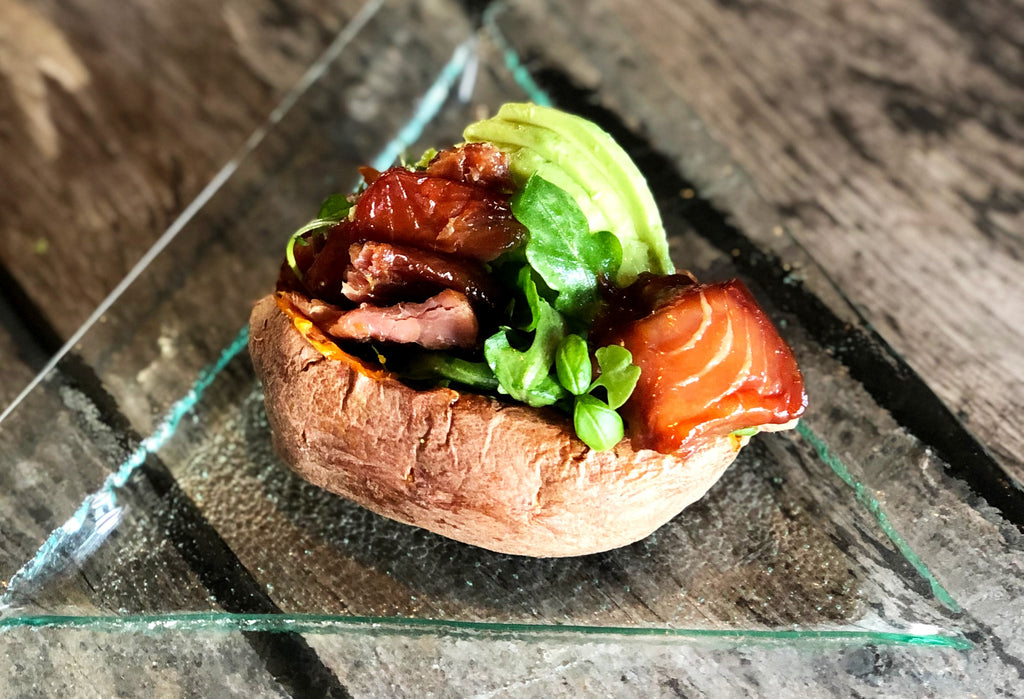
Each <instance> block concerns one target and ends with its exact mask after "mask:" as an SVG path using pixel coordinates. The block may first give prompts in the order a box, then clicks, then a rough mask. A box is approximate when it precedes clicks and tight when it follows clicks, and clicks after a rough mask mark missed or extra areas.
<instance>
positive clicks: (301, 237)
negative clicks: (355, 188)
mask: <svg viewBox="0 0 1024 699" xmlns="http://www.w3.org/2000/svg"><path fill="white" fill-rule="evenodd" d="M352 206H353V204H352V202H350V201H349V200H348V197H346V196H345V195H344V194H332V195H330V196H329V197H327V198H326V199H324V201H323V203H322V204H320V211H319V212H318V213H317V217H316V218H315V219H313V220H312V221H310V222H309V223H307V224H306V225H304V226H303V227H302V228H300V229H299V230H297V231H295V232H294V233H292V237H291V238H289V239H288V245H287V246H286V247H285V249H284V257H285V260H287V261H288V266H289V267H291V270H292V273H294V274H295V277H296V278H297V279H299V280H301V279H302V270H301V269H299V263H298V261H297V260H296V259H295V246H296V245H301V246H303V247H305V246H307V245H309V241H308V240H306V238H305V236H306V235H307V234H310V233H311V234H313V235H317V234H318V233H322V232H324V231H326V230H327V229H328V228H331V227H332V226H333V225H334V224H336V223H339V222H341V221H342V220H343V219H344V218H345V217H346V216H348V212H349V210H350V209H351V208H352Z"/></svg>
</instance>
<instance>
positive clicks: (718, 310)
mask: <svg viewBox="0 0 1024 699" xmlns="http://www.w3.org/2000/svg"><path fill="white" fill-rule="evenodd" d="M638 284H640V285H641V288H638V289H633V290H632V291H631V292H627V293H625V294H624V297H625V298H626V299H627V300H628V301H629V302H630V303H632V304H633V305H632V306H628V303H627V304H626V305H627V307H626V308H624V310H623V311H622V312H621V315H619V316H616V310H615V309H614V307H613V308H612V310H610V311H609V313H608V314H607V315H608V317H612V318H616V317H617V319H618V320H619V321H620V322H619V323H617V324H616V325H615V326H613V327H609V326H608V325H607V324H606V325H605V326H604V327H602V328H601V330H600V332H599V334H597V337H598V339H599V342H600V343H601V344H608V343H614V344H620V345H622V346H624V347H625V348H626V349H628V350H629V351H630V352H631V353H632V354H633V362H634V363H635V364H637V365H638V366H639V367H640V369H641V374H640V381H639V383H638V384H637V387H636V390H635V391H634V392H633V395H632V397H631V398H630V399H629V401H628V402H627V403H626V405H625V406H623V408H622V414H623V416H624V417H625V418H626V419H627V420H628V421H629V425H630V431H631V433H632V436H633V439H634V440H635V441H636V442H637V443H638V444H639V446H642V447H646V448H650V449H656V450H658V451H661V452H665V453H672V452H677V451H683V452H685V451H688V450H690V449H692V448H694V447H695V446H697V445H698V444H699V443H700V440H701V439H702V438H705V437H713V436H722V435H727V434H729V433H730V432H733V431H735V430H739V429H743V428H748V427H760V426H769V425H781V424H785V423H787V422H790V421H792V420H793V419H795V418H797V417H799V416H800V415H801V414H802V413H803V411H804V408H805V406H806V404H807V397H806V394H805V393H804V385H803V378H802V377H801V375H800V370H799V369H798V368H797V365H796V360H795V359H794V357H793V353H792V351H791V350H790V348H789V346H788V345H787V344H786V343H785V341H784V340H783V339H782V338H781V337H780V336H779V334H778V331H777V330H776V329H775V326H773V325H772V323H771V320H769V318H768V316H767V315H766V314H765V312H764V311H763V310H762V309H761V307H760V306H758V304H757V301H755V300H754V297H753V296H752V295H751V294H750V291H749V290H748V289H747V288H746V286H744V285H743V283H742V282H739V281H737V280H733V281H729V282H724V283H721V284H710V285H700V284H695V283H694V282H693V280H692V278H691V277H684V276H683V275H670V276H669V277H662V278H660V279H656V280H651V279H643V278H642V279H640V280H639V281H638ZM645 285H653V286H650V288H648V289H646V290H645V289H644V288H643V286H645ZM634 286H635V285H634ZM645 296H646V297H647V298H648V299H649V305H648V306H647V312H646V314H643V313H640V312H639V311H640V310H641V309H640V308H638V306H637V303H639V302H640V301H638V300H642V299H643V298H644V297H645ZM613 303H614V301H613Z"/></svg>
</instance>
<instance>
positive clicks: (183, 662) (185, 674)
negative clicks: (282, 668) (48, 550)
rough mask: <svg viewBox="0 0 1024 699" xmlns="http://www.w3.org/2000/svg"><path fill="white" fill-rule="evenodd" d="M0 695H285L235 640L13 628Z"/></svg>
mask: <svg viewBox="0 0 1024 699" xmlns="http://www.w3.org/2000/svg"><path fill="white" fill-rule="evenodd" d="M0 652H3V657H4V670H5V671H4V672H3V673H2V674H0V694H3V696H5V697H136V696H149V697H214V696H215V697H252V696H261V697H263V696H266V697H288V696H294V695H293V694H292V693H291V692H289V691H287V690H286V688H285V687H284V686H282V685H281V684H280V683H278V682H277V681H275V680H274V678H273V677H271V676H270V675H269V674H268V673H267V672H266V670H265V669H264V668H263V664H262V662H260V660H259V659H258V658H256V657H255V654H254V652H253V650H252V648H250V646H249V644H247V643H246V641H245V640H244V639H243V638H242V637H241V635H240V634H226V633H225V634H206V635H203V634H196V633H189V632H181V631H169V632H163V633H161V634H159V635H156V634H152V633H151V634H146V633H143V632H139V633H134V634H130V635H129V634H123V635H119V634H110V633H98V632H93V631H89V630H78V629H21V630H17V631H5V632H4V633H3V634H2V635H0Z"/></svg>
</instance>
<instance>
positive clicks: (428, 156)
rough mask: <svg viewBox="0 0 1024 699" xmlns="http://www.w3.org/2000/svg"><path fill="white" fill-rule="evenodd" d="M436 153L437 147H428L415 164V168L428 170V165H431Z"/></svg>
mask: <svg viewBox="0 0 1024 699" xmlns="http://www.w3.org/2000/svg"><path fill="white" fill-rule="evenodd" d="M436 155H437V148H427V149H426V150H425V151H423V155H421V156H420V159H419V160H417V161H416V162H415V163H414V164H413V166H412V167H413V169H414V170H426V169H427V166H428V165H430V161H431V160H433V159H434V156H436Z"/></svg>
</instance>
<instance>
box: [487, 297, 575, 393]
mask: <svg viewBox="0 0 1024 699" xmlns="http://www.w3.org/2000/svg"><path fill="white" fill-rule="evenodd" d="M537 308H538V310H539V319H538V320H537V329H536V334H535V335H534V338H533V342H532V344H531V345H530V347H529V349H527V350H526V351H525V352H523V351H520V350H517V349H516V348H514V347H512V345H511V344H510V343H509V339H508V333H509V331H510V330H511V328H503V329H501V330H499V331H498V332H496V333H495V334H494V335H491V336H490V337H489V338H487V340H486V341H485V342H484V357H485V358H486V359H487V364H488V365H489V366H490V367H491V370H492V371H493V372H494V375H495V376H496V377H497V379H498V384H499V390H503V391H504V392H505V393H508V395H510V396H512V397H513V398H515V399H516V400H518V401H522V402H523V403H526V404H528V405H530V406H532V407H534V408H539V407H541V406H543V405H551V404H553V403H554V402H555V401H557V400H558V399H560V398H562V397H564V396H565V395H566V392H565V390H564V389H563V388H562V387H561V386H559V385H558V384H557V383H556V382H555V381H554V379H552V378H551V376H550V373H551V365H552V363H553V362H554V360H555V352H556V350H557V349H558V344H559V343H560V342H561V341H562V338H563V337H564V336H565V321H564V320H563V319H562V316H561V314H559V313H558V311H556V310H555V309H554V308H552V307H551V304H549V303H548V302H547V301H545V300H544V299H538V302H537Z"/></svg>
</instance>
